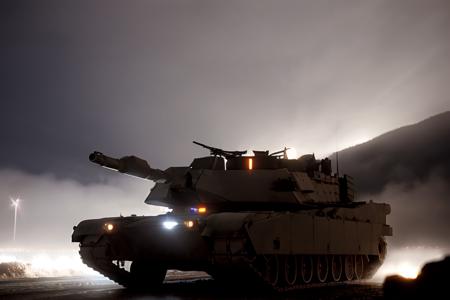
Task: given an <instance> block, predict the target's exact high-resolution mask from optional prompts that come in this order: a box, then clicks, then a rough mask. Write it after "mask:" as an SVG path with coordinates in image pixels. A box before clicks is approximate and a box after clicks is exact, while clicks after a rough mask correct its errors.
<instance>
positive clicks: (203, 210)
mask: <svg viewBox="0 0 450 300" xmlns="http://www.w3.org/2000/svg"><path fill="white" fill-rule="evenodd" d="M198 213H199V214H206V207H204V206H200V207H199V208H198Z"/></svg>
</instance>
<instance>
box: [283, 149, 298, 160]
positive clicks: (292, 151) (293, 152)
mask: <svg viewBox="0 0 450 300" xmlns="http://www.w3.org/2000/svg"><path fill="white" fill-rule="evenodd" d="M286 154H287V157H288V158H289V159H297V158H298V153H297V150H296V149H295V148H293V147H290V148H289V149H287V151H286Z"/></svg>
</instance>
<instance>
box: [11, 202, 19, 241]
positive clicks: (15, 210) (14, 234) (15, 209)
mask: <svg viewBox="0 0 450 300" xmlns="http://www.w3.org/2000/svg"><path fill="white" fill-rule="evenodd" d="M19 202H20V199H19V198H17V199H13V198H11V205H12V206H13V207H14V232H13V241H16V226H17V209H18V208H19Z"/></svg>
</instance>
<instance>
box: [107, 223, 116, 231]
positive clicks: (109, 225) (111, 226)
mask: <svg viewBox="0 0 450 300" xmlns="http://www.w3.org/2000/svg"><path fill="white" fill-rule="evenodd" d="M105 229H106V231H108V232H111V231H113V230H114V224H111V223H106V224H105Z"/></svg>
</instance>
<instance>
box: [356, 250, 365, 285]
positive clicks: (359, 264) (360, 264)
mask: <svg viewBox="0 0 450 300" xmlns="http://www.w3.org/2000/svg"><path fill="white" fill-rule="evenodd" d="M363 275H364V259H363V257H362V255H355V279H357V280H360V279H362V277H363Z"/></svg>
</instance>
